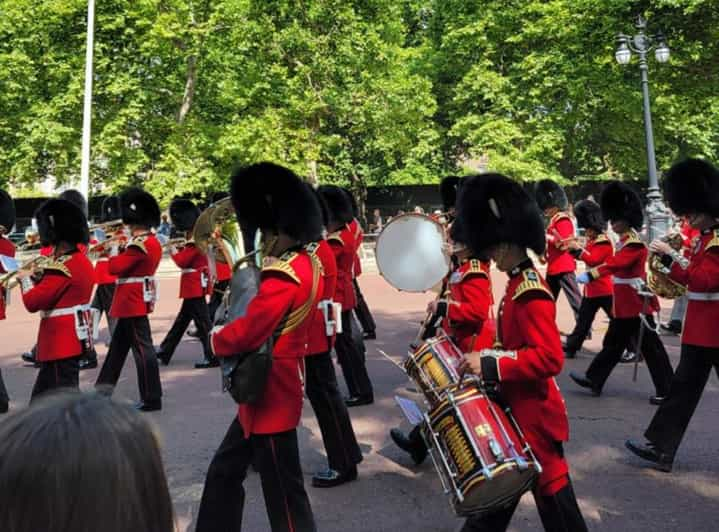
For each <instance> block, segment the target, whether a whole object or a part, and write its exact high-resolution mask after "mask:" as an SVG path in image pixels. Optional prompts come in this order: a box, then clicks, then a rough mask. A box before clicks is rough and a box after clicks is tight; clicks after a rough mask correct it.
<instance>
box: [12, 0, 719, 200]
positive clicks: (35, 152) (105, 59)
mask: <svg viewBox="0 0 719 532" xmlns="http://www.w3.org/2000/svg"><path fill="white" fill-rule="evenodd" d="M86 8H87V3H86V1H85V0H42V1H37V0H0V14H2V16H1V17H0V91H1V92H2V96H3V97H2V98H0V186H3V185H4V184H5V182H10V183H13V184H15V185H16V186H18V187H25V188H27V189H31V188H32V187H33V186H34V184H35V183H37V182H38V181H41V180H43V179H44V178H46V177H48V176H53V177H55V178H56V179H57V180H58V181H59V182H60V183H64V182H68V181H73V180H75V179H77V176H78V173H79V166H80V161H79V155H80V139H81V125H82V95H83V82H84V57H85V32H86V20H85V17H86ZM96 9H97V13H96V36H95V38H96V41H95V42H96V44H95V76H94V84H95V87H94V110H93V146H92V166H91V177H92V183H93V186H94V187H95V189H102V188H109V189H118V188H121V187H123V186H126V185H128V184H131V183H132V184H135V183H141V184H143V185H144V186H146V187H147V188H148V189H149V190H150V191H152V192H153V193H155V194H157V195H158V197H159V198H160V199H161V200H162V201H163V202H165V203H166V202H167V201H168V200H169V199H170V198H171V197H173V196H174V195H177V194H183V193H202V192H206V191H209V190H212V189H217V188H226V185H227V180H228V176H229V175H230V172H231V170H232V168H233V167H234V166H236V165H238V164H246V163H249V162H254V161H259V160H264V159H271V160H276V161H279V162H282V163H284V164H286V165H288V166H290V167H292V168H293V169H294V170H296V171H297V172H298V173H300V174H301V175H304V176H306V177H307V178H308V179H311V180H315V181H322V182H335V183H340V184H343V185H349V186H351V187H353V188H355V189H357V190H358V191H360V192H362V191H363V190H364V189H365V187H366V186H368V185H374V184H397V183H432V182H436V181H437V180H438V178H439V177H440V176H441V175H442V174H445V173H449V172H455V171H458V169H459V168H462V167H464V166H466V161H468V160H473V159H478V158H480V157H482V156H488V158H489V166H490V167H491V168H492V169H495V170H498V171H502V172H506V173H508V174H510V175H513V176H515V177H517V178H520V179H523V180H535V179H540V178H544V177H552V178H555V179H559V180H565V181H569V180H580V179H587V178H597V177H599V178H605V177H633V178H636V177H641V176H643V175H646V157H645V154H644V133H643V132H644V127H643V121H642V120H643V119H642V103H641V92H640V84H639V69H638V66H637V62H636V58H635V59H634V61H633V62H632V64H631V65H629V66H627V67H620V66H619V65H617V64H616V62H615V61H614V48H615V43H614V37H615V35H616V33H618V32H620V31H621V32H624V33H631V32H632V30H633V26H632V22H633V17H634V16H635V15H636V14H638V13H644V14H645V15H647V17H648V19H649V25H650V29H655V30H657V29H663V30H664V31H665V32H666V34H667V37H668V40H669V44H670V46H671V48H672V60H671V62H670V63H669V64H667V65H659V64H658V63H656V62H655V61H654V60H653V58H652V59H650V63H649V65H650V70H649V74H650V80H651V91H652V105H653V111H654V126H655V134H656V144H657V154H658V160H659V166H660V167H666V166H667V165H668V164H670V163H671V162H672V161H673V160H675V159H676V158H677V157H679V156H681V155H687V154H692V155H703V156H705V157H708V158H710V159H714V160H716V159H717V155H719V150H718V146H719V135H718V133H717V128H716V127H715V126H714V125H713V124H715V123H717V119H718V118H719V116H718V115H719V96H717V95H716V90H715V85H716V79H717V78H716V72H717V71H718V70H719V7H718V6H717V4H716V2H715V1H713V0H654V1H651V2H649V1H648V0H645V1H639V0H636V1H631V2H628V1H626V0H551V1H546V0H486V1H484V2H476V1H474V0H399V1H397V0H395V1H391V0H351V1H348V0H344V1H343V0H304V1H302V2H300V1H298V0H107V1H103V2H97V6H96Z"/></svg>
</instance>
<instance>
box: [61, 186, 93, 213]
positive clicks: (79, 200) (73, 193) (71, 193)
mask: <svg viewBox="0 0 719 532" xmlns="http://www.w3.org/2000/svg"><path fill="white" fill-rule="evenodd" d="M58 198H60V199H64V200H67V201H69V202H70V203H72V204H74V205H76V206H77V208H78V209H80V210H81V211H82V214H84V215H85V218H87V214H88V210H87V200H86V199H85V196H83V195H82V193H81V192H80V191H79V190H75V189H74V188H71V189H68V190H66V191H65V192H62V193H61V194H60V195H59V196H58Z"/></svg>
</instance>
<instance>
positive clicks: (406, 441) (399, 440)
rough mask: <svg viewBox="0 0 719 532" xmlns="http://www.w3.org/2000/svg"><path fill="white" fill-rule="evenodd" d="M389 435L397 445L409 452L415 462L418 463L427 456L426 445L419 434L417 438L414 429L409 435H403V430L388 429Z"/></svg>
mask: <svg viewBox="0 0 719 532" xmlns="http://www.w3.org/2000/svg"><path fill="white" fill-rule="evenodd" d="M415 430H416V429H415ZM389 435H390V437H391V438H392V441H393V442H394V443H395V444H396V445H397V447H399V448H400V449H402V450H403V451H405V452H408V453H409V454H410V456H411V457H412V460H414V463H415V464H417V465H419V464H421V463H422V462H424V460H425V458H427V445H425V443H424V440H423V439H421V436H420V437H419V439H417V437H416V436H415V431H414V430H413V431H412V432H411V433H410V435H409V437H408V436H405V435H404V432H402V431H401V430H399V429H392V430H390V431H389Z"/></svg>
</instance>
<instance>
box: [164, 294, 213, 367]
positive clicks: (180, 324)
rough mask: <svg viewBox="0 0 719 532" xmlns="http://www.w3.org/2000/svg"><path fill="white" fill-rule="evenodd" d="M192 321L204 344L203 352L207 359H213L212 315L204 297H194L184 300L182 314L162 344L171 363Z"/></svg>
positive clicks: (178, 315) (198, 336)
mask: <svg viewBox="0 0 719 532" xmlns="http://www.w3.org/2000/svg"><path fill="white" fill-rule="evenodd" d="M191 321H194V322H195V327H197V338H198V339H199V340H200V342H201V343H202V352H203V353H204V355H205V358H206V359H208V360H209V359H212V358H213V355H212V352H211V351H210V329H212V323H211V322H210V313H209V312H208V310H207V301H205V298H204V297H193V298H190V299H183V300H182V306H181V307H180V312H179V313H178V314H177V317H176V318H175V322H174V323H173V324H172V327H170V330H169V331H168V332H167V336H165V339H164V340H163V341H162V343H161V344H160V349H161V350H162V352H163V353H164V354H165V357H166V360H168V361H169V360H170V359H171V358H172V355H173V354H174V353H175V349H177V344H179V343H180V340H182V335H183V334H185V331H186V330H187V326H188V325H190V322H191Z"/></svg>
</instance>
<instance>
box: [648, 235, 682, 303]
mask: <svg viewBox="0 0 719 532" xmlns="http://www.w3.org/2000/svg"><path fill="white" fill-rule="evenodd" d="M662 240H663V241H664V242H666V243H667V244H669V245H670V246H671V247H672V248H674V249H675V250H676V251H681V249H682V235H681V234H680V233H678V232H670V233H667V234H666V235H664V236H663V237H662ZM661 259H662V257H661V255H657V254H656V253H650V254H649V260H648V264H649V267H648V272H647V286H648V287H649V290H651V291H652V293H654V295H657V296H659V297H661V298H664V299H676V298H678V297H681V296H683V295H684V294H685V293H686V287H684V286H683V285H680V284H679V283H677V282H675V281H672V280H671V279H670V278H669V272H670V269H669V268H667V267H666V266H664V264H662V260H661Z"/></svg>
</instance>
